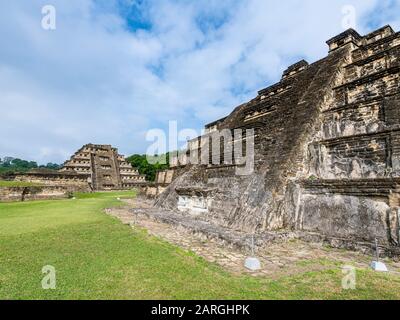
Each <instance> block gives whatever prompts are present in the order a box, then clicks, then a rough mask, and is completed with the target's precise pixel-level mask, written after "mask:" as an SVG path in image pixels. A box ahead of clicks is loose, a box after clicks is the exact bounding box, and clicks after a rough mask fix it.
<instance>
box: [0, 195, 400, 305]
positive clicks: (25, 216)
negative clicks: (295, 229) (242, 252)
mask: <svg viewBox="0 0 400 320" xmlns="http://www.w3.org/2000/svg"><path fill="white" fill-rule="evenodd" d="M127 196H132V194H131V193H126V192H124V193H97V194H87V195H77V199H75V200H72V199H71V200H59V201H40V202H29V203H3V204H0V299H380V298H384V299H399V298H400V290H399V289H400V278H399V277H398V276H394V275H389V274H378V273H374V272H372V271H366V270H360V271H358V273H357V290H350V291H348V290H342V288H341V279H342V276H343V275H342V273H341V269H340V267H339V266H334V265H332V268H331V269H328V270H325V271H319V272H308V273H302V274H298V275H296V276H292V277H284V278H281V279H279V280H275V281H272V280H269V279H266V278H253V277H250V276H234V275H232V274H229V273H227V272H225V271H224V270H222V269H221V268H220V267H218V266H216V265H214V264H210V263H208V262H206V261H205V260H203V259H202V258H199V257H197V256H195V255H194V254H192V253H188V252H185V251H183V250H181V249H179V248H177V247H175V246H173V245H170V244H168V243H165V242H163V241H161V240H158V239H156V238H154V237H151V236H149V235H148V234H147V233H146V232H145V231H144V230H136V229H131V228H130V227H128V226H125V225H122V224H121V222H120V221H119V220H117V219H114V218H112V217H110V216H107V215H106V214H105V213H104V212H103V209H104V208H106V207H110V206H118V205H119V204H120V202H119V201H118V200H117V199H116V198H117V197H127ZM46 265H51V266H54V267H55V269H56V279H57V283H56V284H57V287H56V289H55V290H43V289H42V287H41V281H42V278H43V277H44V275H43V274H42V268H43V266H46Z"/></svg>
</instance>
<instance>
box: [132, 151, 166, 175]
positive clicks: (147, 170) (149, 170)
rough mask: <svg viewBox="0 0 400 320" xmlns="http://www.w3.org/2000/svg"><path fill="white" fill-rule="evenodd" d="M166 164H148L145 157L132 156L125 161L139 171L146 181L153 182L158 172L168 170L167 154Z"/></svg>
mask: <svg viewBox="0 0 400 320" xmlns="http://www.w3.org/2000/svg"><path fill="white" fill-rule="evenodd" d="M166 159H167V163H166V164H160V163H156V164H150V163H149V162H148V160H147V156H146V155H140V154H134V155H132V156H130V157H128V158H126V160H127V161H128V162H129V163H130V164H131V165H132V166H133V167H135V168H137V169H138V170H139V173H140V174H144V175H146V179H147V180H148V181H154V180H155V179H156V174H157V172H158V171H162V170H167V169H168V168H169V154H168V153H167V154H166Z"/></svg>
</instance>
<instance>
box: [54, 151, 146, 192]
mask: <svg viewBox="0 0 400 320" xmlns="http://www.w3.org/2000/svg"><path fill="white" fill-rule="evenodd" d="M60 172H76V173H78V174H80V175H85V176H87V178H88V182H89V184H90V186H91V188H92V189H93V190H116V189H129V188H132V187H135V186H137V185H138V184H141V183H145V182H146V177H145V176H143V175H140V174H139V172H138V170H137V169H135V168H133V167H132V166H131V165H130V164H129V163H128V162H127V161H126V160H125V157H124V156H122V155H120V154H118V149H116V148H113V147H112V146H111V145H98V144H87V145H84V146H83V147H82V148H80V149H79V150H78V151H77V152H75V154H74V155H73V156H72V157H71V159H70V160H68V161H66V162H65V163H64V165H63V167H62V168H61V170H60Z"/></svg>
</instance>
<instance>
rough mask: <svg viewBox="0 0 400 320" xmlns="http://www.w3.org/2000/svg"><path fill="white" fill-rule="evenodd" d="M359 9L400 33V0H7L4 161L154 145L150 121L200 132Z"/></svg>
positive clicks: (310, 52) (0, 128) (366, 25)
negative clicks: (49, 16) (50, 11)
mask: <svg viewBox="0 0 400 320" xmlns="http://www.w3.org/2000/svg"><path fill="white" fill-rule="evenodd" d="M47 4H51V5H53V6H54V7H55V8H56V13H57V29H56V30H53V31H46V30H44V29H43V28H42V27H41V19H42V14H41V9H42V7H43V6H44V5H47ZM349 5H351V6H354V8H355V13H356V28H357V30H358V31H359V32H360V33H361V34H365V33H368V32H370V31H373V30H374V29H376V28H378V27H380V26H383V25H386V24H391V25H392V26H393V27H394V28H395V29H396V30H400V23H399V21H400V19H399V17H400V13H399V12H400V0H387V1H378V0H332V1H320V0H285V1H266V0H247V1H245V0H237V1H232V0H226V1H221V0H219V1H217V0H209V1H205V0H193V1H189V0H174V1H172V0H152V1H144V0H140V1H139V0H136V1H135V0H68V1H67V0H46V1H40V0H30V1H24V0H14V1H8V0H0V38H1V39H2V40H1V41H2V43H1V50H0V108H1V120H2V121H1V125H0V157H4V156H14V157H21V158H25V159H30V160H35V161H38V162H39V163H46V162H50V161H52V162H63V161H64V160H66V159H67V158H68V157H69V156H70V155H71V154H72V153H73V152H74V151H76V149H78V148H79V147H80V146H81V145H83V144H85V143H89V142H92V143H107V144H112V145H114V146H116V147H118V148H119V149H120V151H121V152H122V153H124V154H132V153H144V152H145V151H146V149H147V147H148V146H149V145H150V144H151V143H150V142H146V141H145V134H146V132H147V130H149V129H152V128H166V127H167V126H168V121H170V120H176V121H178V124H179V128H193V129H200V128H201V127H202V126H203V125H204V124H205V123H207V122H210V121H213V120H215V119H218V118H219V117H222V116H225V115H227V114H229V113H230V112H231V111H232V110H233V108H234V107H235V106H237V105H239V104H240V103H243V102H245V101H247V100H248V99H251V98H253V97H254V96H255V95H256V92H257V91H258V90H260V89H262V88H264V87H266V86H268V85H270V84H273V83H275V82H277V81H279V79H280V76H281V73H282V71H283V70H284V69H285V68H286V67H287V66H289V65H290V64H292V63H294V62H296V61H298V60H300V59H303V58H304V59H306V60H307V61H309V62H313V61H315V60H317V59H320V58H322V57H324V56H325V55H326V54H327V45H326V44H325V41H326V40H328V39H329V38H331V37H332V36H335V35H336V34H338V33H340V32H342V31H343V29H344V28H343V25H342V21H343V18H344V16H343V15H344V14H343V8H344V7H345V6H349Z"/></svg>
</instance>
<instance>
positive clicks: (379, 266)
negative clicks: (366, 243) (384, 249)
mask: <svg viewBox="0 0 400 320" xmlns="http://www.w3.org/2000/svg"><path fill="white" fill-rule="evenodd" d="M375 250H376V261H372V262H371V268H372V270H375V271H379V272H388V269H387V267H386V265H385V264H384V263H383V262H380V261H379V247H378V239H376V238H375Z"/></svg>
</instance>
